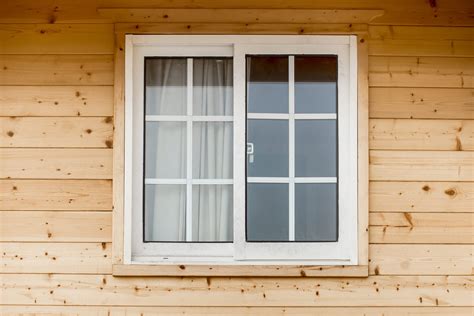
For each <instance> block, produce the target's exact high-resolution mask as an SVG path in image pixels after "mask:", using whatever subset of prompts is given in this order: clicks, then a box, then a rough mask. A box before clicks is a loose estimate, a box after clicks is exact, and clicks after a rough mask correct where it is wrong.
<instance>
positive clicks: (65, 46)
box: [0, 24, 114, 54]
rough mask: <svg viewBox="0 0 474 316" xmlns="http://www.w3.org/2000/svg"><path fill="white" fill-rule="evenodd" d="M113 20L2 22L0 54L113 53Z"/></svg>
mask: <svg viewBox="0 0 474 316" xmlns="http://www.w3.org/2000/svg"><path fill="white" fill-rule="evenodd" d="M113 35H114V34H113V25H112V24H2V25H1V26H0V42H2V47H1V48H0V54H112V53H113V50H114V36H113Z"/></svg>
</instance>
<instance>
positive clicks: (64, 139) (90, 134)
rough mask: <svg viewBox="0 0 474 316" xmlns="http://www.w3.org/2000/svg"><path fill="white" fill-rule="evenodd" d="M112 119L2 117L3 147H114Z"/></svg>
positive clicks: (1, 144) (0, 120)
mask: <svg viewBox="0 0 474 316" xmlns="http://www.w3.org/2000/svg"><path fill="white" fill-rule="evenodd" d="M112 134H113V119H112V118H111V117H59V118H58V117H0V147H81V148H88V147H97V148H111V147H112V146H113V142H112Z"/></svg>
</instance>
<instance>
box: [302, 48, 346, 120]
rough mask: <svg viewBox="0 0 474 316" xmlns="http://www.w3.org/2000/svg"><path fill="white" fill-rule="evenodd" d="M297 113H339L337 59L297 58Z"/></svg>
mask: <svg viewBox="0 0 474 316" xmlns="http://www.w3.org/2000/svg"><path fill="white" fill-rule="evenodd" d="M295 112H296V113H336V112H337V57H336V56H296V57H295Z"/></svg>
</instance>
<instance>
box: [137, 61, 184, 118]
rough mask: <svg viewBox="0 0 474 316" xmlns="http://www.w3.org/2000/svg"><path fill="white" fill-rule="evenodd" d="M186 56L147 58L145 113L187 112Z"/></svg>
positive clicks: (174, 113)
mask: <svg viewBox="0 0 474 316" xmlns="http://www.w3.org/2000/svg"><path fill="white" fill-rule="evenodd" d="M186 68H187V67H186V58H166V57H160V58H145V113H146V114H147V115H185V114H186V78H187V76H186Z"/></svg>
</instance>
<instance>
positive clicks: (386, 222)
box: [369, 212, 474, 244]
mask: <svg viewBox="0 0 474 316" xmlns="http://www.w3.org/2000/svg"><path fill="white" fill-rule="evenodd" d="M369 223H370V228H369V239H370V243H377V244H472V243H474V229H473V227H474V213H408V212H405V213H371V214H370V217H369Z"/></svg>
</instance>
